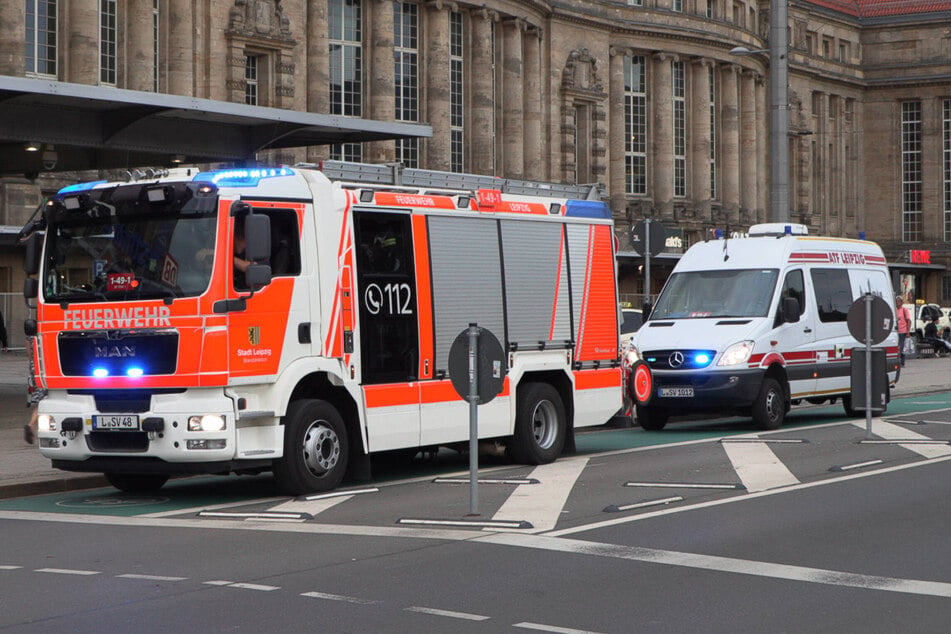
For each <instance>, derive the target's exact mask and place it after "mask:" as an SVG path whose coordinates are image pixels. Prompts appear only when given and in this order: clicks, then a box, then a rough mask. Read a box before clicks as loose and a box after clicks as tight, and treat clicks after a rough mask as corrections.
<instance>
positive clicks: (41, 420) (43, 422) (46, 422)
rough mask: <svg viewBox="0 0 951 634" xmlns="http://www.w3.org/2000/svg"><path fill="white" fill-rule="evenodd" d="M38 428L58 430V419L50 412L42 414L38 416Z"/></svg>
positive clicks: (40, 429) (41, 429)
mask: <svg viewBox="0 0 951 634" xmlns="http://www.w3.org/2000/svg"><path fill="white" fill-rule="evenodd" d="M36 428H37V429H38V430H39V431H56V421H55V420H53V417H52V416H50V415H49V414H40V415H39V416H37V418H36Z"/></svg>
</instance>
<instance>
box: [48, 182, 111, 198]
mask: <svg viewBox="0 0 951 634" xmlns="http://www.w3.org/2000/svg"><path fill="white" fill-rule="evenodd" d="M108 182H109V181H89V182H88V183H76V184H75V185H68V186H66V187H64V188H62V189H61V190H59V191H58V192H56V195H57V196H65V195H67V194H75V193H77V192H85V191H89V190H90V189H93V188H94V187H96V186H97V185H104V184H106V183H108Z"/></svg>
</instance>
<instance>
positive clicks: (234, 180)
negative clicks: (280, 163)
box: [193, 167, 293, 187]
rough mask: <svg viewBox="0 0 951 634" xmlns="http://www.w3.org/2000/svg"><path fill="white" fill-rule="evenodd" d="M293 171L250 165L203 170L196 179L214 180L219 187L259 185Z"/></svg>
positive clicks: (288, 174)
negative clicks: (227, 168)
mask: <svg viewBox="0 0 951 634" xmlns="http://www.w3.org/2000/svg"><path fill="white" fill-rule="evenodd" d="M291 174H293V172H292V171H291V170H289V169H287V168H284V167H249V168H240V169H229V170H220V171H217V172H201V173H199V174H196V175H195V178H194V179H193V180H195V181H208V182H212V183H214V184H215V185H217V186H218V187H257V186H258V184H259V183H260V182H261V180H263V179H265V178H276V177H278V176H290V175H291Z"/></svg>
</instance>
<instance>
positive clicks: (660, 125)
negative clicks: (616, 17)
mask: <svg viewBox="0 0 951 634" xmlns="http://www.w3.org/2000/svg"><path fill="white" fill-rule="evenodd" d="M675 59H676V58H675V56H674V55H670V54H669V53H657V54H656V55H654V57H653V61H654V64H653V69H654V82H653V85H652V89H653V95H654V99H653V100H652V109H653V112H652V118H651V120H652V122H653V127H654V139H653V143H652V145H651V154H652V157H651V158H650V162H649V164H651V165H653V166H654V177H653V179H652V183H653V187H652V189H653V191H652V195H653V198H654V208H655V209H657V211H658V212H660V217H661V218H669V217H671V214H672V213H673V199H674V107H673V106H674V104H673V75H672V71H671V63H672V62H673V61H674V60H675Z"/></svg>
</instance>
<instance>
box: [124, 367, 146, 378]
mask: <svg viewBox="0 0 951 634" xmlns="http://www.w3.org/2000/svg"><path fill="white" fill-rule="evenodd" d="M125 373H126V376H131V377H132V378H138V377H140V376H142V375H143V374H144V372H143V370H142V368H128V369H127V370H126V371H125Z"/></svg>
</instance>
